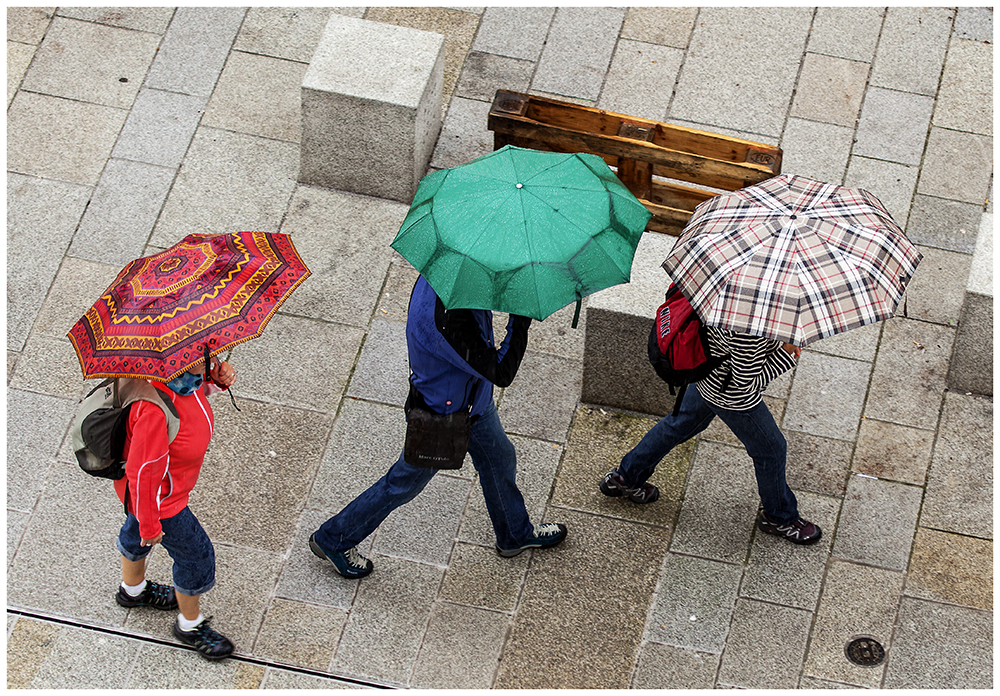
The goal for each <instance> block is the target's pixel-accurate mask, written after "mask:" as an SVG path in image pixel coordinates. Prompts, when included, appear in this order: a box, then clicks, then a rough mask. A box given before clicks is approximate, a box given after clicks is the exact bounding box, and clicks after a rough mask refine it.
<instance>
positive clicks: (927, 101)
mask: <svg viewBox="0 0 1000 696" xmlns="http://www.w3.org/2000/svg"><path fill="white" fill-rule="evenodd" d="M933 109H934V99H933V98H932V97H927V96H923V95H920V94H909V93H907V92H896V91H894V90H889V89H882V88H880V87H871V88H870V89H868V90H867V92H865V102H864V106H863V107H862V109H861V120H860V123H858V130H857V142H856V143H855V145H854V151H853V153H854V154H855V155H860V156H862V157H873V158H875V159H883V160H888V161H890V162H899V163H900V164H910V165H919V164H920V160H921V157H922V156H923V154H924V141H925V140H926V138H927V129H928V127H929V125H930V121H931V112H932V111H933Z"/></svg>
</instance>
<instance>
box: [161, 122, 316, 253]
mask: <svg viewBox="0 0 1000 696" xmlns="http://www.w3.org/2000/svg"><path fill="white" fill-rule="evenodd" d="M298 166H299V155H298V147H297V146H296V145H295V144H294V143H287V142H280V141H277V140H270V139H266V138H260V137H256V136H252V135H248V134H244V133H233V132H230V131H225V130H220V129H216V128H205V127H201V128H199V129H198V130H197V131H196V132H195V135H194V139H193V140H192V142H191V148H190V149H189V150H188V153H187V156H186V157H185V158H184V164H183V165H181V168H180V171H179V173H178V174H177V179H176V181H175V182H174V186H173V188H172V189H171V191H170V195H169V196H168V197H167V202H166V205H165V206H164V207H163V212H162V214H161V215H160V219H159V221H158V222H157V224H156V228H155V229H154V231H153V236H152V238H151V239H150V243H151V244H156V245H159V246H162V247H164V248H166V247H169V246H172V245H173V244H176V243H177V242H178V241H180V240H181V239H183V238H184V237H185V236H187V235H189V234H191V233H192V232H200V233H209V234H223V233H226V232H236V231H238V230H259V231H262V232H276V231H277V230H278V226H279V224H280V223H281V220H282V217H283V216H284V213H285V210H286V208H287V206H288V202H289V199H290V198H291V196H292V192H293V191H294V189H295V174H296V172H297V171H298Z"/></svg>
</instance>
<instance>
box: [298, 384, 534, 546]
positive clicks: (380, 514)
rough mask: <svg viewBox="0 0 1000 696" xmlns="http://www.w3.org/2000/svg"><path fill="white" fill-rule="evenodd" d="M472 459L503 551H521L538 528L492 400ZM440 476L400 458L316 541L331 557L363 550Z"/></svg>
mask: <svg viewBox="0 0 1000 696" xmlns="http://www.w3.org/2000/svg"><path fill="white" fill-rule="evenodd" d="M469 456H471V457H472V464H473V466H475V468H476V471H477V472H478V473H479V483H480V485H481V486H482V489H483V497H484V498H485V500H486V510H487V511H488V512H489V515H490V521H491V522H492V523H493V531H494V532H495V533H496V537H497V546H499V547H500V548H502V549H510V548H515V547H517V546H520V545H521V544H522V543H524V542H525V541H527V540H528V539H530V538H531V536H532V535H533V534H534V527H533V526H532V524H531V522H530V520H529V519H528V511H527V509H526V508H525V506H524V498H523V497H522V496H521V491H520V490H519V489H518V487H517V482H516V481H515V475H516V471H517V459H516V457H515V454H514V445H513V443H511V441H510V438H508V437H507V433H505V432H504V429H503V426H502V425H501V424H500V417H499V416H498V415H497V409H496V406H495V405H494V404H493V402H492V400H491V401H490V403H489V405H488V406H487V410H486V411H485V412H484V413H483V414H482V415H481V416H479V418H477V419H476V420H475V421H474V422H473V423H472V427H471V432H470V435H469ZM436 473H437V470H436V469H424V468H422V467H417V466H413V465H411V464H407V463H406V462H405V461H404V460H403V455H402V454H400V455H399V459H397V460H396V463H395V464H393V465H392V466H391V467H390V468H389V471H387V472H386V473H385V475H384V476H383V477H382V478H380V479H379V480H378V481H376V482H375V483H374V484H372V485H371V487H370V488H368V490H366V491H365V492H364V493H362V494H361V495H359V496H358V497H357V498H355V499H354V500H352V501H351V502H350V503H348V505H347V507H345V508H344V509H343V510H341V511H340V512H339V513H337V514H336V515H334V516H333V517H331V518H330V519H328V520H327V521H326V522H324V523H323V524H322V525H321V526H320V528H319V529H318V530H316V533H315V539H316V541H317V542H318V543H319V545H320V546H322V547H323V548H325V549H326V550H328V551H331V552H338V551H346V550H347V549H350V548H352V547H354V546H357V545H358V544H360V543H361V542H362V541H363V540H364V539H365V538H366V537H368V535H370V534H371V533H372V532H374V531H375V530H376V529H377V528H378V526H379V525H380V524H382V521H383V520H385V518H386V517H388V516H389V514H390V513H391V512H392V511H393V510H395V509H396V508H398V507H400V506H402V505H405V504H406V503H408V502H410V501H411V500H413V499H414V498H416V497H417V495H418V494H419V493H420V491H422V490H423V489H424V486H426V485H427V483H428V482H429V481H430V480H431V479H432V478H433V477H434V474H436Z"/></svg>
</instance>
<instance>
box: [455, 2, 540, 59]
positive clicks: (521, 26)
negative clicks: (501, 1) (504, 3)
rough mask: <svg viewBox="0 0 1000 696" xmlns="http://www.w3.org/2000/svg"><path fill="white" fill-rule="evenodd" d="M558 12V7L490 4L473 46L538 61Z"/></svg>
mask: <svg viewBox="0 0 1000 696" xmlns="http://www.w3.org/2000/svg"><path fill="white" fill-rule="evenodd" d="M555 12H556V8H554V7H487V8H486V11H485V12H483V17H482V21H481V22H480V23H479V31H478V32H477V33H476V39H475V41H474V42H473V44H472V50H474V51H482V52H483V53H495V54H497V55H500V56H507V57H508V58H519V59H521V60H530V61H537V60H538V58H539V57H540V56H541V54H542V48H543V47H544V46H545V39H546V37H547V36H548V34H549V25H550V24H551V23H552V18H553V17H554V16H555Z"/></svg>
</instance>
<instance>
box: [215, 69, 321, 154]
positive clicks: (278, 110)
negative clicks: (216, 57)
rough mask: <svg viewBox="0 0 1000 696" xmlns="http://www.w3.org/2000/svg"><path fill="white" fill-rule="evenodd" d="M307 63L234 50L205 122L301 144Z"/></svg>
mask: <svg viewBox="0 0 1000 696" xmlns="http://www.w3.org/2000/svg"><path fill="white" fill-rule="evenodd" d="M308 67H309V65H308V63H299V62H295V61H291V60H284V59H282V58H272V57H270V56H261V55H256V54H253V53H243V52H241V51H233V52H232V53H231V54H230V55H229V60H228V61H226V67H225V68H224V69H223V70H222V74H221V75H220V76H219V82H218V84H217V85H216V86H215V91H213V92H212V98H211V100H210V101H209V102H208V106H207V108H206V109H205V115H204V116H203V117H202V120H201V122H202V124H204V125H206V126H214V127H216V128H224V129H226V130H233V131H239V132H240V133H250V134H251V135H259V136H262V137H265V138H274V139H276V140H287V141H290V142H294V143H298V142H301V140H302V80H303V78H304V77H305V75H306V70H307V68H308Z"/></svg>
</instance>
